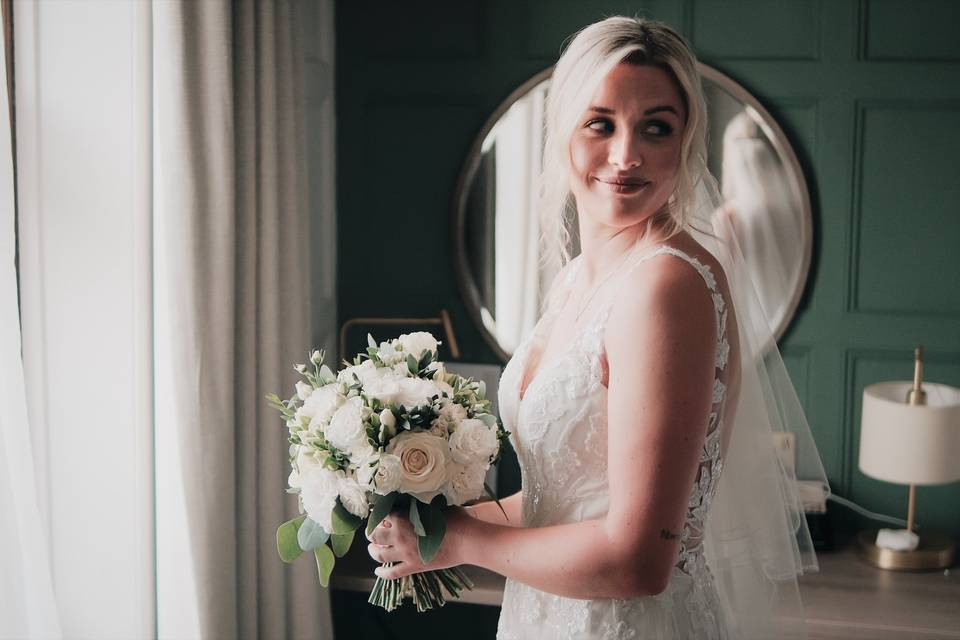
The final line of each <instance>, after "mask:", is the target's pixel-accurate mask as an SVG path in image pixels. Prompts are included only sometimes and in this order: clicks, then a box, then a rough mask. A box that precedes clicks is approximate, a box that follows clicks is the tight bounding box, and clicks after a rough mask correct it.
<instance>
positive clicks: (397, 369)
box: [390, 361, 413, 378]
mask: <svg viewBox="0 0 960 640" xmlns="http://www.w3.org/2000/svg"><path fill="white" fill-rule="evenodd" d="M390 368H391V369H393V371H394V373H396V374H397V377H398V378H409V377H410V376H412V375H413V374H412V373H410V369H409V368H408V367H407V363H406V361H404V362H398V363H397V364H395V365H393V366H392V367H390Z"/></svg>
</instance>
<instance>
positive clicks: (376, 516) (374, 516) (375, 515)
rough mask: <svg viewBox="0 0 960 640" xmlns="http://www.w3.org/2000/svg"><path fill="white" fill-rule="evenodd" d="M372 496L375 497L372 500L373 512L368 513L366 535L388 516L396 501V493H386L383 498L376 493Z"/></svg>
mask: <svg viewBox="0 0 960 640" xmlns="http://www.w3.org/2000/svg"><path fill="white" fill-rule="evenodd" d="M373 495H374V496H376V497H375V498H374V499H373V511H371V512H370V517H369V518H368V519H367V535H369V534H371V533H373V530H374V529H376V528H377V525H378V524H380V523H381V522H383V519H384V518H386V517H387V516H388V515H390V511H391V510H392V509H393V503H394V502H396V501H397V492H396V491H394V492H392V493H388V494H387V495H385V496H381V495H379V494H376V493H375V494H373Z"/></svg>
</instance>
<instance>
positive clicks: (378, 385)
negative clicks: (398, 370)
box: [363, 369, 400, 404]
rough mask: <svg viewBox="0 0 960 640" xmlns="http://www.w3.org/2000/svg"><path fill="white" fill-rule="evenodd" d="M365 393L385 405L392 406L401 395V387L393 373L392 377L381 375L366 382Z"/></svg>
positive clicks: (364, 384)
mask: <svg viewBox="0 0 960 640" xmlns="http://www.w3.org/2000/svg"><path fill="white" fill-rule="evenodd" d="M387 371H389V369H387ZM363 392H364V393H365V394H367V395H368V396H372V397H374V398H376V399H377V400H379V401H380V402H382V403H383V404H392V403H394V402H396V401H397V396H398V395H400V385H399V384H398V381H397V378H396V377H395V376H394V375H392V373H391V375H381V376H378V377H377V378H371V379H370V380H369V381H367V382H364V383H363Z"/></svg>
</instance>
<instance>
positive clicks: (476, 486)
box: [443, 462, 487, 505]
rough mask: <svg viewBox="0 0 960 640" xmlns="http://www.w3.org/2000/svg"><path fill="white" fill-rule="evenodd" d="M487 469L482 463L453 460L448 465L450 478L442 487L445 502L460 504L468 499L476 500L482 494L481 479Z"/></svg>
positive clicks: (482, 479)
mask: <svg viewBox="0 0 960 640" xmlns="http://www.w3.org/2000/svg"><path fill="white" fill-rule="evenodd" d="M486 474H487V471H486V468H485V467H484V466H483V465H479V464H470V465H466V464H459V463H456V462H454V463H453V464H451V465H450V469H449V476H450V479H449V480H448V481H447V484H446V485H444V487H443V495H444V496H446V498H447V504H449V505H460V504H463V503H465V502H469V501H470V500H476V499H477V498H479V497H480V496H481V494H483V481H484V478H485V477H486Z"/></svg>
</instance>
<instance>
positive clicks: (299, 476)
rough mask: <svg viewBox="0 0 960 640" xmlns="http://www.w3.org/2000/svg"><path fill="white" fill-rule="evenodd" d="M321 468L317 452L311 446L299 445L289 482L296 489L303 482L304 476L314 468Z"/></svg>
mask: <svg viewBox="0 0 960 640" xmlns="http://www.w3.org/2000/svg"><path fill="white" fill-rule="evenodd" d="M319 468H321V464H320V461H319V460H318V459H317V452H316V450H315V449H313V448H311V447H304V446H302V445H301V446H298V447H297V457H296V458H294V461H293V468H292V469H291V471H290V476H289V477H288V478H287V482H288V483H289V484H290V486H291V487H292V488H294V489H298V488H300V487H301V486H302V484H303V478H304V477H306V476H307V474H309V473H310V472H311V471H312V470H314V469H319Z"/></svg>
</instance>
